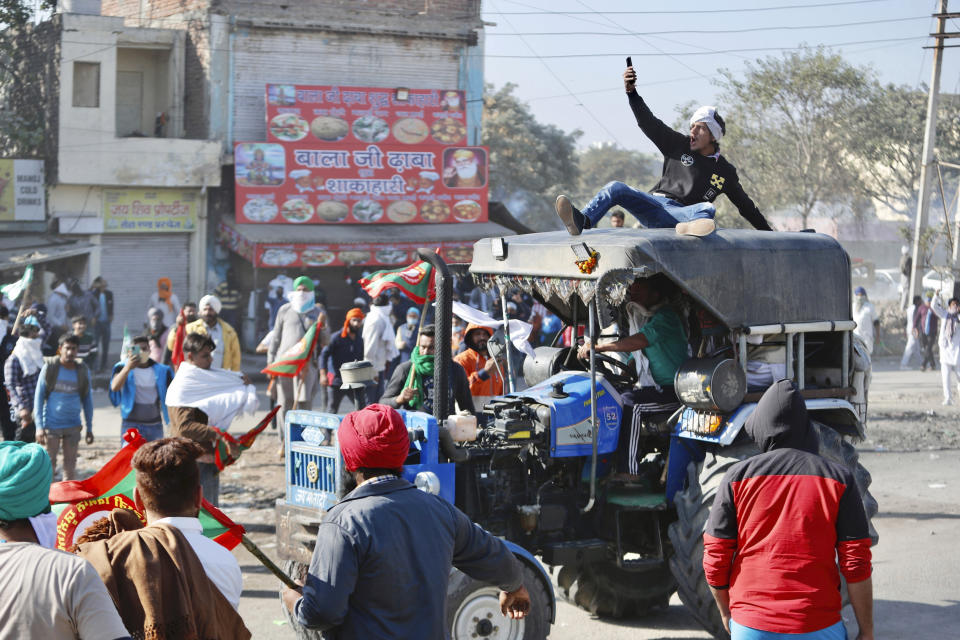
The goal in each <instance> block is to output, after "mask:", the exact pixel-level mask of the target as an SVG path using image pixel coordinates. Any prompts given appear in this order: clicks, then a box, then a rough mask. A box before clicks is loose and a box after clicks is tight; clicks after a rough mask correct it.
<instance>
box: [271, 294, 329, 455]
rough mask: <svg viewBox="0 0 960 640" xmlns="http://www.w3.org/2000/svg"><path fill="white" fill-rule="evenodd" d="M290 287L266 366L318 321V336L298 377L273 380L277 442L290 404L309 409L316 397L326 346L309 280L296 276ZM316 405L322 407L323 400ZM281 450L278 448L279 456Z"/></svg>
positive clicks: (321, 317)
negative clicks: (319, 363)
mask: <svg viewBox="0 0 960 640" xmlns="http://www.w3.org/2000/svg"><path fill="white" fill-rule="evenodd" d="M293 287H294V290H293V291H292V292H290V294H289V295H288V296H287V298H288V299H289V300H290V301H289V302H287V303H286V304H284V305H283V306H282V307H280V309H279V310H278V311H277V319H276V321H275V322H274V324H273V340H271V341H270V348H269V349H268V350H267V364H272V363H273V361H274V360H276V359H277V356H278V355H283V354H284V353H286V351H287V349H290V348H291V347H294V346H296V344H297V343H298V342H299V341H300V339H301V338H303V336H304V335H305V334H306V333H307V331H309V330H310V327H312V326H313V325H314V323H315V322H317V320H320V321H321V322H320V335H319V336H318V338H317V344H316V346H315V347H314V350H313V354H312V355H311V358H310V362H309V363H308V364H307V366H305V367H304V368H303V371H302V372H301V373H300V375H299V376H297V377H296V378H283V377H281V378H277V402H278V403H279V404H280V421H279V423H278V424H277V427H278V428H279V430H280V441H281V442H283V438H284V427H283V425H284V419H285V418H286V414H287V411H290V409H292V408H293V403H294V400H295V399H297V408H298V409H312V408H313V396H314V395H315V394H316V393H317V383H318V380H319V379H318V377H317V373H318V367H317V359H318V358H319V357H320V351H321V350H322V349H323V348H324V347H325V346H327V343H329V342H330V328H329V327H328V326H327V325H328V324H329V323H328V322H327V315H326V312H325V311H324V310H323V307H321V306H320V305H318V304H317V302H316V298H315V295H314V285H313V280H311V279H310V278H308V277H307V276H300V277H299V278H297V279H296V280H294V281H293ZM320 405H321V406H326V403H325V402H323V399H321V402H320ZM282 449H283V448H282V447H281V452H282Z"/></svg>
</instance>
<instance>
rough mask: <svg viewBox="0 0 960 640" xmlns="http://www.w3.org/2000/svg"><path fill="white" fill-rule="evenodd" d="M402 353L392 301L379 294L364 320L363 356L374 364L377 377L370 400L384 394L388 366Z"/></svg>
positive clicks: (371, 390)
mask: <svg viewBox="0 0 960 640" xmlns="http://www.w3.org/2000/svg"><path fill="white" fill-rule="evenodd" d="M399 355H400V351H398V350H397V345H396V336H395V335H394V333H393V321H391V320H390V301H389V300H388V299H387V296H385V295H384V294H382V293H381V294H380V295H378V296H377V297H376V298H374V299H373V302H372V303H371V305H370V313H369V315H367V317H366V319H365V320H364V322H363V357H364V359H365V360H369V361H370V364H372V365H373V370H374V371H375V372H376V374H377V377H376V379H375V380H374V382H375V383H376V386H375V387H370V393H369V396H368V397H369V401H370V402H377V400H378V399H379V398H380V396H381V395H382V394H383V387H384V385H385V384H386V382H387V380H386V378H387V375H388V374H389V373H390V372H389V371H388V370H387V367H388V366H389V365H390V363H391V362H393V359H394V358H396V357H397V356H399Z"/></svg>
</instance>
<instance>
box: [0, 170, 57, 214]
mask: <svg viewBox="0 0 960 640" xmlns="http://www.w3.org/2000/svg"><path fill="white" fill-rule="evenodd" d="M45 196H46V190H45V188H44V184H43V160H15V159H11V158H3V159H0V221H2V222H10V221H12V222H29V221H40V222H42V221H43V220H44V219H45V218H46V200H45Z"/></svg>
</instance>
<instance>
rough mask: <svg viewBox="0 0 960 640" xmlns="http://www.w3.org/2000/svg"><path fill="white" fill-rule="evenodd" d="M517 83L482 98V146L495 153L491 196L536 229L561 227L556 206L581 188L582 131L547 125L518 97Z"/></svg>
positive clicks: (491, 160)
mask: <svg viewBox="0 0 960 640" xmlns="http://www.w3.org/2000/svg"><path fill="white" fill-rule="evenodd" d="M515 88H516V85H514V84H510V83H507V84H506V85H504V86H503V87H502V88H500V89H498V90H494V87H493V86H492V85H487V87H486V89H487V90H486V95H485V96H484V98H483V143H484V144H485V145H487V147H489V149H490V195H491V197H493V198H494V199H498V200H500V201H502V202H505V203H507V205H508V206H509V207H510V209H511V210H512V211H513V212H514V213H515V214H516V215H517V217H518V218H519V219H520V220H521V221H522V222H524V223H525V224H527V226H530V227H532V228H535V229H552V228H556V227H557V222H556V217H555V215H554V213H553V202H554V199H555V198H556V197H557V195H558V194H559V193H563V192H569V191H570V190H571V188H572V187H575V186H576V184H577V178H578V176H579V169H578V167H577V158H576V152H575V149H576V142H577V139H578V138H579V137H580V135H581V132H580V131H579V130H576V131H573V132H571V133H565V132H564V131H562V130H561V129H559V128H557V127H556V126H554V125H551V124H543V123H541V122H539V121H537V119H536V118H535V117H534V116H533V114H532V113H531V112H530V108H529V107H528V106H527V105H526V104H525V103H524V102H522V101H521V100H520V99H519V98H517V97H516V96H515V95H514V94H513V91H514V89H515Z"/></svg>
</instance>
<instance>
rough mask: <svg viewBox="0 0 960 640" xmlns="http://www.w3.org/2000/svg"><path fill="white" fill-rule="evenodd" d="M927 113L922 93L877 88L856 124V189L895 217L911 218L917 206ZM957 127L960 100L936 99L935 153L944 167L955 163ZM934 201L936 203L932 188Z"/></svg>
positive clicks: (959, 155)
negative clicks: (892, 212) (900, 215)
mask: <svg viewBox="0 0 960 640" xmlns="http://www.w3.org/2000/svg"><path fill="white" fill-rule="evenodd" d="M926 113H927V91H926V89H920V90H917V89H912V88H910V87H906V86H896V85H886V86H880V85H877V86H876V87H875V88H874V89H873V91H872V95H871V97H870V100H869V101H868V102H867V103H866V104H865V105H864V107H863V113H862V114H861V116H860V117H859V118H858V119H857V121H856V125H857V126H856V130H855V135H854V136H853V138H852V140H851V147H850V149H849V153H850V155H851V156H852V158H853V160H854V162H855V163H856V166H857V170H858V172H859V174H860V178H861V179H860V180H859V181H858V183H857V184H858V187H859V189H860V191H861V193H862V194H863V195H864V196H865V197H867V198H870V199H873V200H876V201H877V202H879V203H881V204H883V205H886V206H887V207H889V208H890V209H892V210H893V211H896V212H897V213H901V214H906V215H911V216H912V214H913V212H914V210H915V208H916V206H917V191H918V189H919V187H920V163H921V161H922V158H921V154H922V153H923V133H924V128H925V120H926ZM958 125H960V100H958V99H957V96H948V95H941V99H940V107H939V110H938V114H937V146H936V154H937V156H938V157H940V158H941V159H943V160H945V161H947V162H953V163H960V126H958ZM949 177H952V176H950V175H949V174H947V175H944V178H945V179H946V178H949ZM934 197H935V199H936V200H939V199H940V198H939V189H938V188H937V187H934Z"/></svg>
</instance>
